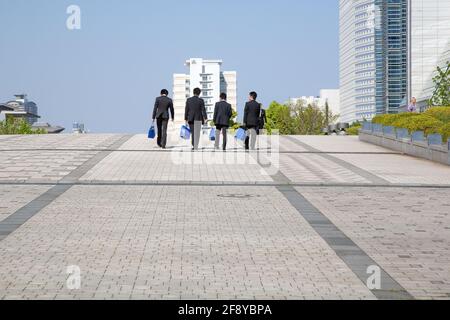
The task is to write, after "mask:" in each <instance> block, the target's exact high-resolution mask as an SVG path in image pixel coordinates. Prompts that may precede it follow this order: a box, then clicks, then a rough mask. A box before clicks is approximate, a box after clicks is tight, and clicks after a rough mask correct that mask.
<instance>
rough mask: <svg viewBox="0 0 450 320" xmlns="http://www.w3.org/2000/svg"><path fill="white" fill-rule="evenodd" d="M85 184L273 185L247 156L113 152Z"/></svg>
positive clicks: (267, 176) (92, 172)
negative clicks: (180, 182) (193, 183)
mask: <svg viewBox="0 0 450 320" xmlns="http://www.w3.org/2000/svg"><path fill="white" fill-rule="evenodd" d="M81 180H82V181H102V180H105V181H131V182H133V181H203V182H248V183H252V182H272V179H271V178H270V176H269V175H267V174H264V171H263V170H262V168H261V167H260V166H259V165H258V163H257V162H256V161H255V160H254V159H253V158H252V157H251V156H249V155H248V154H245V153H240V154H236V153H226V154H224V153H222V152H218V153H214V152H196V153H192V152H177V151H175V152H171V151H168V152H158V153H150V152H137V151H134V152H128V151H122V152H113V153H112V154H110V155H109V156H108V157H106V158H105V159H104V160H103V161H101V162H100V163H99V164H98V165H96V166H95V167H94V168H92V169H91V170H90V171H89V172H88V173H86V174H85V175H84V176H83V177H82V178H81Z"/></svg>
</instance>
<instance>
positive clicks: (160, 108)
mask: <svg viewBox="0 0 450 320" xmlns="http://www.w3.org/2000/svg"><path fill="white" fill-rule="evenodd" d="M168 95H169V91H167V90H166V89H163V90H161V96H160V97H158V98H156V101H155V107H154V108H153V121H155V119H156V122H157V126H158V139H157V143H158V146H159V147H161V148H163V149H165V148H166V143H167V125H168V123H169V118H170V117H169V111H170V115H171V116H172V122H173V121H174V119H175V111H174V109H173V102H172V99H170V98H169V97H168Z"/></svg>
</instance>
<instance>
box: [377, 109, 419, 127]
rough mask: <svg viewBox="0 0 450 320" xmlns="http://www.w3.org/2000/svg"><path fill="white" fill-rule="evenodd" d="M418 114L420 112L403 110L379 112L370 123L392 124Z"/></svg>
mask: <svg viewBox="0 0 450 320" xmlns="http://www.w3.org/2000/svg"><path fill="white" fill-rule="evenodd" d="M417 116H420V113H414V112H404V113H399V114H381V115H378V116H376V117H374V118H373V119H372V123H377V124H382V125H383V126H392V125H393V124H394V123H395V122H397V121H400V120H406V119H411V118H413V117H417Z"/></svg>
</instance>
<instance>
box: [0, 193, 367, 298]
mask: <svg viewBox="0 0 450 320" xmlns="http://www.w3.org/2000/svg"><path fill="white" fill-rule="evenodd" d="M246 195H248V197H246ZM69 265H78V266H79V267H80V268H81V288H80V290H75V291H70V290H68V289H67V288H66V279H67V276H68V275H67V274H66V267H67V266H69ZM1 298H3V299H17V298H25V299H36V298H43V299H64V298H69V299H70V298H74V299H83V298H91V299H104V298H109V299H142V298H145V299H192V298H193V299H235V298H248V299H373V298H374V297H373V295H372V294H371V293H370V291H369V290H368V289H367V288H366V287H365V286H364V285H363V283H362V282H361V281H360V280H358V279H357V277H356V276H355V275H354V274H353V273H352V272H351V271H350V270H349V269H348V267H347V266H346V265H345V264H344V263H343V262H342V260H340V259H339V258H338V257H337V256H336V255H335V253H334V252H333V251H332V250H331V249H330V248H329V247H328V246H327V244H326V243H325V241H324V240H323V239H322V238H320V237H319V236H318V235H317V233H315V232H314V231H313V230H312V228H311V227H310V226H309V224H308V223H307V222H306V221H304V219H303V218H302V217H301V215H299V214H298V212H297V211H296V210H295V209H294V208H293V207H292V206H291V205H290V204H289V202H288V201H287V200H286V199H285V198H284V197H283V196H282V194H281V193H279V192H278V191H277V190H276V189H275V188H272V187H248V188H245V189H239V190H237V189H236V188H232V187H192V186H191V187H179V186H173V187H162V186H159V187H156V186H154V187H150V186H127V187H120V186H115V187H112V186H109V187H108V186H76V187H72V189H70V190H68V191H67V192H66V193H65V194H63V195H62V196H60V197H59V198H57V199H56V200H55V201H54V202H53V203H52V204H50V205H49V206H47V207H46V208H45V209H43V210H42V211H41V212H40V213H39V214H38V215H36V216H34V217H33V218H32V219H31V220H29V221H28V222H27V223H25V224H24V225H23V226H22V227H21V228H20V229H18V230H16V231H15V232H14V233H12V234H11V235H10V236H8V237H7V238H6V239H4V240H3V241H1V242H0V299H1Z"/></svg>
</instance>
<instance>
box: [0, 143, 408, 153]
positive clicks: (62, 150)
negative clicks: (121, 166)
mask: <svg viewBox="0 0 450 320" xmlns="http://www.w3.org/2000/svg"><path fill="white" fill-rule="evenodd" d="M0 143H1V141H0ZM0 151H2V152H35V151H36V152H37V151H41V152H103V151H110V152H143V153H145V152H149V153H169V152H186V153H188V152H189V153H190V152H191V150H190V149H184V150H183V149H169V148H168V149H166V150H159V149H157V150H148V149H79V148H77V149H75V148H74V149H61V148H30V149H1V148H0ZM260 151H262V152H264V151H270V149H262V150H260ZM203 152H213V153H217V151H215V150H214V149H206V150H203ZM219 152H220V151H219ZM277 152H278V153H279V154H337V155H339V154H349V155H351V154H354V155H403V153H399V152H351V151H348V152H346V151H277ZM226 153H249V151H245V150H233V149H228V150H227V151H226ZM250 153H251V151H250Z"/></svg>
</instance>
